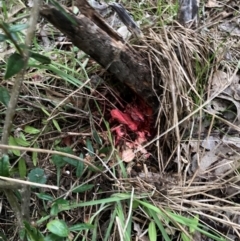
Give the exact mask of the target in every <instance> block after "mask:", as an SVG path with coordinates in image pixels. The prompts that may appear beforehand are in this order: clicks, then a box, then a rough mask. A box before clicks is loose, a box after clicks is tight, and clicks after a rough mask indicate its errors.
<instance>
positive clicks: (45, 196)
mask: <svg viewBox="0 0 240 241" xmlns="http://www.w3.org/2000/svg"><path fill="white" fill-rule="evenodd" d="M36 196H37V197H38V198H39V199H42V200H45V201H53V200H54V198H53V197H52V196H51V195H49V194H46V193H42V192H41V193H36Z"/></svg>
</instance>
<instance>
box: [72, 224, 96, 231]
mask: <svg viewBox="0 0 240 241" xmlns="http://www.w3.org/2000/svg"><path fill="white" fill-rule="evenodd" d="M93 228H94V225H92V224H88V223H79V224H75V225H73V226H71V227H69V231H70V232H74V231H75V232H77V231H81V230H88V229H93Z"/></svg>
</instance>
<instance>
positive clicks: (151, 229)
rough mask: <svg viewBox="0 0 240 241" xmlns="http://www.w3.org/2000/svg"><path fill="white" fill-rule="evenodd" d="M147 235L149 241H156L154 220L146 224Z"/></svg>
mask: <svg viewBox="0 0 240 241" xmlns="http://www.w3.org/2000/svg"><path fill="white" fill-rule="evenodd" d="M148 236H149V239H150V241H156V240H157V230H156V225H155V222H154V221H151V222H150V223H149V226H148Z"/></svg>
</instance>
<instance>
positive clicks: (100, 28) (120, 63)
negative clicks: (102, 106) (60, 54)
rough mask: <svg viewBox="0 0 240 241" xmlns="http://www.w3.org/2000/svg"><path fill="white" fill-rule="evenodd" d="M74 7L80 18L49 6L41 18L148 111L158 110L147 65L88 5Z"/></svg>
mask: <svg viewBox="0 0 240 241" xmlns="http://www.w3.org/2000/svg"><path fill="white" fill-rule="evenodd" d="M77 3H78V4H77V6H78V7H79V8H80V11H81V15H80V16H79V18H76V17H75V16H73V15H72V14H69V13H66V12H65V13H64V12H63V11H60V10H58V9H56V8H55V7H53V6H50V5H44V6H43V7H42V9H41V11H40V14H41V15H42V16H43V17H44V18H45V19H47V20H48V21H49V22H50V23H52V24H53V25H54V26H55V27H56V28H58V29H59V30H60V31H61V32H62V33H64V34H65V35H67V36H68V38H69V39H70V40H71V41H72V42H73V44H74V45H76V46H77V47H78V48H79V49H81V50H83V51H84V52H85V53H87V54H88V55H90V56H91V57H92V58H93V59H94V60H95V61H97V62H98V63H99V64H100V65H102V66H103V67H104V68H105V69H106V70H107V71H108V72H109V73H111V74H113V75H114V76H115V77H116V78H117V79H118V80H119V81H121V82H122V83H124V84H125V85H127V86H129V87H130V88H131V89H132V90H133V91H134V92H135V93H136V94H137V95H139V96H141V97H142V99H143V100H144V101H145V102H146V103H147V104H148V105H149V106H150V107H152V108H153V109H154V110H155V109H156V108H158V105H159V103H158V101H157V98H156V96H155V93H154V92H153V90H152V81H153V76H152V72H151V69H150V67H149V64H148V61H147V60H146V59H144V58H143V57H142V56H140V54H139V53H138V52H137V51H136V50H135V49H134V48H132V47H131V46H130V45H129V44H128V43H126V42H124V40H123V39H122V38H121V36H119V35H118V34H117V33H116V32H115V31H114V30H113V29H112V28H111V27H110V26H108V24H107V23H105V22H104V20H103V19H102V18H101V16H99V14H97V13H96V12H95V10H94V9H93V8H92V7H91V6H90V5H89V4H88V3H87V1H85V0H80V1H77Z"/></svg>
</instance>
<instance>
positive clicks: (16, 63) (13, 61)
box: [4, 53, 25, 79]
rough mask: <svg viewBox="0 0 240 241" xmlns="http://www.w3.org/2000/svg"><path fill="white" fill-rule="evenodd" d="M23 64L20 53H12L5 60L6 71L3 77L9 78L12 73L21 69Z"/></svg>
mask: <svg viewBox="0 0 240 241" xmlns="http://www.w3.org/2000/svg"><path fill="white" fill-rule="evenodd" d="M24 65H25V63H24V60H23V57H22V56H21V55H20V54H18V53H14V54H12V55H11V56H10V57H9V58H8V61H7V67H6V73H5V76H4V79H9V78H11V77H12V76H13V75H15V74H17V73H19V72H20V71H21V70H22V69H23V67H24Z"/></svg>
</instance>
